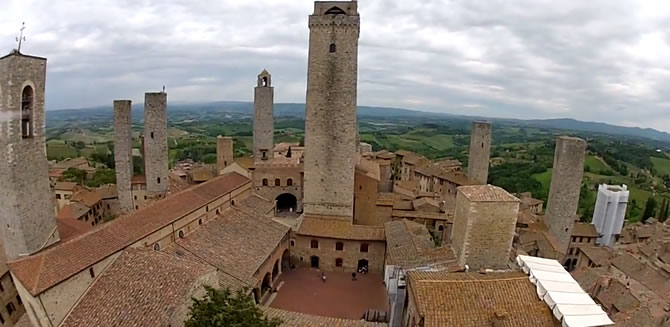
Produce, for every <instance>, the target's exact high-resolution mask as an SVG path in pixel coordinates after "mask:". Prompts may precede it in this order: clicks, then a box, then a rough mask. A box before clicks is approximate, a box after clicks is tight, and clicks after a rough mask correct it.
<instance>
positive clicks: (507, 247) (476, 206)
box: [451, 185, 519, 269]
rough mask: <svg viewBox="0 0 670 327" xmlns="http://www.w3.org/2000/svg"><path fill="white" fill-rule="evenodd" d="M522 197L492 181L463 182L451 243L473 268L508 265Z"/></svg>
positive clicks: (499, 267) (494, 267) (455, 212)
mask: <svg viewBox="0 0 670 327" xmlns="http://www.w3.org/2000/svg"><path fill="white" fill-rule="evenodd" d="M518 213H519V199H517V198H516V197H514V196H512V195H511V194H509V193H507V191H505V190H504V189H502V188H500V187H497V186H493V185H472V186H461V187H459V188H458V193H457V195H456V209H455V211H454V226H453V229H452V232H451V236H452V240H451V245H452V247H453V249H454V252H455V254H456V257H457V259H458V263H459V264H460V265H466V264H467V265H468V266H469V267H470V268H471V269H482V268H483V269H505V268H507V267H508V265H507V263H508V262H509V260H510V259H509V252H510V251H511V249H512V241H513V240H514V233H515V231H516V219H517V216H518Z"/></svg>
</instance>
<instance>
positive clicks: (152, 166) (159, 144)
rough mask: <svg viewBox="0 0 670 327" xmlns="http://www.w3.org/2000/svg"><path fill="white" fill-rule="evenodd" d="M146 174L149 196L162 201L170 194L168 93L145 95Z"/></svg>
mask: <svg viewBox="0 0 670 327" xmlns="http://www.w3.org/2000/svg"><path fill="white" fill-rule="evenodd" d="M144 174H145V176H146V179H147V195H148V196H149V197H150V198H152V199H162V198H164V197H165V196H166V195H167V192H168V144H167V93H165V92H156V93H146V94H145V95H144Z"/></svg>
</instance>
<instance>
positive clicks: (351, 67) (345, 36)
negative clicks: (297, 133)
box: [304, 1, 360, 221]
mask: <svg viewBox="0 0 670 327" xmlns="http://www.w3.org/2000/svg"><path fill="white" fill-rule="evenodd" d="M309 28H310V35H309V59H308V67H307V109H306V118H305V166H304V167H305V179H304V181H305V185H304V193H305V198H304V212H305V214H308V215H309V214H316V215H326V216H331V217H333V218H336V219H342V220H347V221H352V219H353V218H352V216H353V201H354V195H353V194H354V165H355V162H354V160H355V154H356V153H355V152H356V88H357V80H358V34H359V31H360V17H359V16H358V3H357V2H356V1H317V2H315V4H314V14H312V15H311V16H310V17H309Z"/></svg>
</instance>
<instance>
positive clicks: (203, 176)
mask: <svg viewBox="0 0 670 327" xmlns="http://www.w3.org/2000/svg"><path fill="white" fill-rule="evenodd" d="M188 174H189V175H190V176H191V179H193V181H194V182H196V183H201V182H206V181H208V180H210V179H212V178H214V173H213V172H212V171H211V170H210V169H209V168H206V167H199V168H194V169H192V170H191V171H189V172H188Z"/></svg>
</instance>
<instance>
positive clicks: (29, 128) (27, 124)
mask: <svg viewBox="0 0 670 327" xmlns="http://www.w3.org/2000/svg"><path fill="white" fill-rule="evenodd" d="M34 98H35V93H34V92H33V88H32V87H31V86H26V87H24V88H23V92H22V94H21V137H23V138H29V137H33V135H34V131H33V109H34V102H33V100H34Z"/></svg>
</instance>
